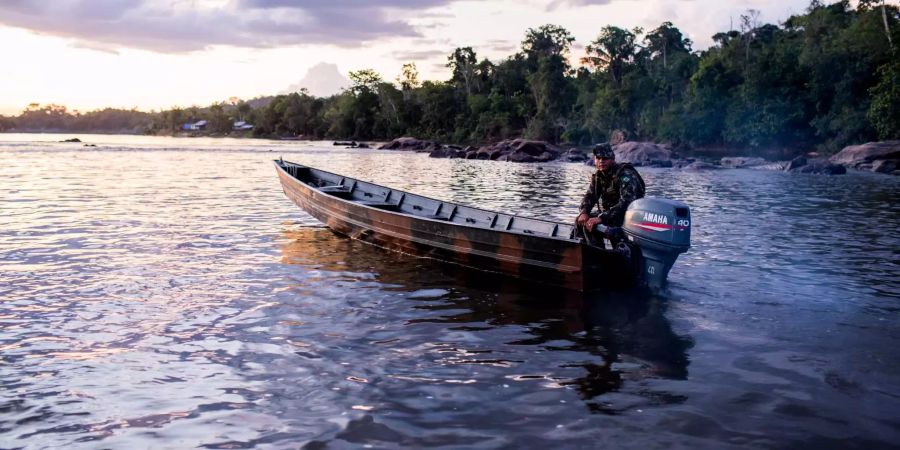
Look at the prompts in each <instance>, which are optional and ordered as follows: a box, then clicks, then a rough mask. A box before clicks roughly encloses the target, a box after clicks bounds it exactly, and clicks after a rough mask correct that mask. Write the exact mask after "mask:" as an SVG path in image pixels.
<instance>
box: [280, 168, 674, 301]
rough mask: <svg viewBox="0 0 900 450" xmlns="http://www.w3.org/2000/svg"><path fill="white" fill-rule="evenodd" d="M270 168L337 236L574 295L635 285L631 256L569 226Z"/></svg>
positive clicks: (332, 176)
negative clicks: (600, 244) (592, 240)
mask: <svg viewBox="0 0 900 450" xmlns="http://www.w3.org/2000/svg"><path fill="white" fill-rule="evenodd" d="M275 167H276V170H277V172H278V177H279V179H280V181H281V186H282V188H283V190H284V193H285V195H287V197H288V198H290V199H291V200H292V201H293V202H294V203H295V204H296V205H297V206H299V207H300V208H302V209H303V210H304V211H306V212H307V213H309V214H310V215H312V216H313V217H315V218H316V219H318V220H320V221H322V222H324V223H325V224H326V225H327V226H328V227H329V228H330V229H331V230H332V231H334V232H335V233H338V234H341V235H346V236H349V237H351V238H354V239H359V240H362V241H365V242H369V243H371V244H374V245H377V246H380V247H384V248H387V249H391V250H395V251H400V252H403V253H407V254H411V255H416V256H421V257H429V258H434V259H438V260H441V261H446V262H450V263H455V264H458V265H461V266H465V267H470V268H473V269H478V270H483V271H489V272H496V273H500V274H504V275H508V276H512V277H518V278H520V279H523V280H528V281H530V282H537V283H543V284H549V285H553V286H560V287H563V288H566V289H572V290H577V291H582V290H585V289H591V288H595V287H609V286H622V285H627V284H632V283H633V282H634V280H635V274H636V273H637V271H636V268H635V263H636V261H637V259H636V258H635V257H634V255H629V254H628V253H629V252H628V251H622V249H621V248H620V249H619V250H608V249H605V248H600V247H598V246H594V245H590V244H588V243H587V242H586V241H585V240H584V239H583V238H581V237H579V236H577V235H576V229H575V227H574V225H573V224H565V223H557V222H551V221H546V220H539V219H533V218H528V217H521V216H514V215H510V214H503V213H496V212H492V211H486V210H483V209H479V208H474V207H470V206H465V205H461V204H455V203H450V202H446V201H441V200H436V199H432V198H428V197H423V196H420V195H416V194H413V193H410V192H404V191H400V190H396V189H391V188H387V187H385V186H380V185H377V184H373V183H369V182H365V181H362V180H357V179H354V178H350V177H345V176H342V175H338V174H335V173H331V172H326V171H324V170H319V169H315V168H312V167H308V166H303V165H300V164H295V163H291V162H288V161H283V160H276V161H275ZM626 250H627V249H626ZM673 261H674V259H673ZM665 272H668V269H666V270H665Z"/></svg>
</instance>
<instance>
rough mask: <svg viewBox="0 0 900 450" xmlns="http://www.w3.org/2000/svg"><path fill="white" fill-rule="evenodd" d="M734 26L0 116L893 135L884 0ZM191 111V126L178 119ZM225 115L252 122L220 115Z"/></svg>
mask: <svg viewBox="0 0 900 450" xmlns="http://www.w3.org/2000/svg"><path fill="white" fill-rule="evenodd" d="M738 28H739V29H737V30H729V31H723V32H720V33H717V34H715V35H714V36H713V40H714V44H713V45H712V46H711V47H710V48H708V49H707V50H704V51H694V50H692V48H691V47H692V44H693V43H692V42H691V41H690V40H689V39H687V38H685V37H684V35H683V34H682V32H681V31H680V30H679V29H678V28H677V27H676V26H675V25H673V24H672V23H670V22H664V23H662V24H661V25H660V26H659V27H657V28H655V29H653V30H650V31H647V32H645V31H644V30H642V29H639V28H635V29H631V30H628V29H623V28H619V27H616V26H606V27H603V28H601V29H600V30H599V34H598V36H597V38H596V39H595V40H594V41H592V42H590V43H589V44H587V45H586V46H585V47H584V52H585V53H584V57H582V58H581V59H580V64H579V65H577V66H573V65H572V64H571V63H570V56H572V55H571V50H572V45H573V42H574V37H573V36H572V35H571V34H570V33H569V32H568V31H567V30H566V29H564V28H562V27H559V26H556V25H544V26H541V27H538V28H532V29H529V30H528V31H527V32H526V35H525V38H524V39H523V41H522V43H521V48H520V49H519V51H517V52H516V53H515V54H513V55H511V56H509V57H507V58H506V59H503V60H501V61H499V62H492V61H489V60H487V59H480V60H479V58H478V57H477V55H476V52H475V50H474V49H472V48H471V47H460V48H456V49H455V50H453V52H452V53H450V54H449V56H448V59H447V67H449V68H450V69H451V77H450V79H449V80H447V81H442V82H436V81H424V82H420V81H419V80H418V72H417V70H416V66H415V64H414V63H409V64H404V65H403V67H402V69H401V73H400V75H398V76H397V77H396V79H395V82H387V81H384V80H383V78H382V76H381V75H380V74H378V73H376V72H375V71H373V70H371V69H363V70H358V71H355V72H351V73H350V79H351V81H352V86H351V87H350V88H348V89H346V90H345V91H343V92H341V93H339V94H337V95H334V96H331V97H328V98H318V97H313V96H310V95H309V94H308V93H306V92H305V91H301V92H295V93H291V94H286V95H278V96H273V97H261V98H256V99H252V100H242V99H238V98H231V99H229V100H228V101H227V102H221V103H214V104H212V105H209V106H207V107H198V106H192V107H188V108H179V107H174V108H171V109H168V110H163V111H158V112H157V111H153V112H142V111H138V110H136V109H132V110H121V109H112V108H107V109H103V110H97V111H91V112H87V113H81V112H78V111H69V110H67V108H66V107H65V106H60V105H53V104H50V105H39V104H32V105H29V106H28V108H26V109H25V110H24V111H23V112H22V113H21V114H20V115H18V116H14V117H4V116H0V132H3V131H6V132H50V131H58V132H63V133H78V132H100V133H108V132H116V133H126V134H150V135H166V136H209V137H216V136H230V137H258V138H270V139H272V138H274V139H308V140H339V141H357V142H377V141H380V142H387V141H390V140H392V139H395V138H397V137H398V136H415V137H417V138H418V139H421V140H426V141H430V142H434V143H437V142H441V143H444V142H448V143H454V144H456V145H453V146H445V147H447V148H452V149H456V148H466V147H470V146H471V147H477V148H481V147H485V146H498V145H501V144H502V143H504V142H510V141H512V140H515V139H524V140H528V141H539V142H544V143H546V144H548V145H553V146H556V147H559V148H576V149H580V150H582V151H583V150H584V149H587V148H588V147H589V146H590V145H591V144H593V143H596V142H602V141H608V140H612V139H611V137H612V135H613V132H614V131H619V132H621V135H624V137H625V138H626V139H627V140H628V141H632V142H638V143H647V144H648V145H656V144H651V143H659V145H660V146H661V147H664V148H666V149H669V150H670V151H672V152H675V153H676V154H678V155H681V156H682V157H683V158H697V159H702V158H706V159H715V158H722V157H734V156H746V157H754V158H763V159H766V160H790V159H792V158H795V157H804V158H807V157H809V156H810V155H812V157H813V158H815V157H826V156H832V155H835V154H836V153H838V152H839V151H841V150H842V149H846V148H848V147H850V146H854V145H860V144H865V143H873V142H876V141H896V140H900V49H898V48H897V47H898V46H900V10H898V8H897V6H893V5H885V4H884V3H883V2H877V1H874V0H860V1H859V2H858V4H857V6H856V7H855V8H854V7H853V6H852V5H851V4H850V2H849V1H846V0H843V1H838V2H835V3H831V4H827V5H826V4H824V3H822V2H821V1H819V0H813V1H811V2H810V4H809V7H808V8H807V10H806V11H805V12H804V13H803V14H799V15H796V16H792V17H790V18H788V19H787V20H785V22H784V23H782V24H779V25H773V24H762V23H760V22H759V12H758V11H755V10H748V11H747V12H746V13H745V14H743V15H741V17H740V21H739V24H738ZM199 121H204V129H202V130H193V131H181V130H182V129H183V128H184V126H185V125H186V124H191V123H197V122H199ZM238 121H241V122H247V123H250V124H252V125H253V130H252V131H233V127H234V125H235V122H238ZM455 156H456V157H459V155H455ZM531 156H537V155H531ZM451 157H453V155H452V156H451ZM482 159H484V158H482ZM888 159H891V158H888ZM888 172H891V171H888Z"/></svg>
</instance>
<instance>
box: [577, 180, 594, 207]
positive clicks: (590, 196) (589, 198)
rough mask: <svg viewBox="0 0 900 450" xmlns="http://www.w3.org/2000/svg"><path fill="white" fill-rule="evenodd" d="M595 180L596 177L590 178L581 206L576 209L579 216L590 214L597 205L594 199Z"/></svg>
mask: <svg viewBox="0 0 900 450" xmlns="http://www.w3.org/2000/svg"><path fill="white" fill-rule="evenodd" d="M596 180H597V177H595V176H591V184H590V185H589V186H588V189H587V191H586V192H585V193H584V197H582V198H581V206H579V207H578V211H579V212H580V213H581V214H590V212H591V210H592V209H594V206H596V205H597V199H596V198H594V182H595V181H596Z"/></svg>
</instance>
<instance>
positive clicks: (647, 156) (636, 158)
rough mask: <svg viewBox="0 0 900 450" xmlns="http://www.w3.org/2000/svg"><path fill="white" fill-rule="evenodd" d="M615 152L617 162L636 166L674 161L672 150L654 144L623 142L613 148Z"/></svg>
mask: <svg viewBox="0 0 900 450" xmlns="http://www.w3.org/2000/svg"><path fill="white" fill-rule="evenodd" d="M613 151H614V152H616V162H626V163H630V164H633V165H635V166H649V165H663V164H665V163H664V162H663V161H671V160H672V150H670V149H668V148H667V147H665V146H662V145H659V144H654V143H652V142H623V143H621V144H618V145H615V146H613ZM670 167H671V166H670Z"/></svg>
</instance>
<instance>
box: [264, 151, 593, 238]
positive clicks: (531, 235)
mask: <svg viewBox="0 0 900 450" xmlns="http://www.w3.org/2000/svg"><path fill="white" fill-rule="evenodd" d="M274 163H275V167H276V168H277V169H278V170H280V171H281V172H284V174H285V175H286V176H288V177H290V178H291V179H293V180H295V181H297V182H298V183H301V184H303V185H304V186H306V187H308V188H309V189H312V190H314V191H316V192H318V193H319V194H323V195H327V196H328V197H329V198H334V199H337V200H339V201H341V202H343V203H347V204H352V205H354V206H356V207H363V208H368V209H372V210H375V211H378V212H381V213H385V214H397V215H403V216H407V217H413V218H416V219H419V220H426V221H429V222H433V223H439V224H444V225H452V226H458V227H465V228H471V229H474V230H482V231H490V232H495V233H505V234H511V235H515V236H524V237H529V238H538V239H552V240H555V241H559V242H567V243H571V244H577V245H583V244H584V239H582V238H580V237H567V236H563V235H556V236H551V235H544V234H534V233H525V232H523V231H517V230H512V229H510V230H505V229H498V228H490V227H483V226H476V225H469V224H464V223H458V222H453V221H450V220H442V219H433V218H430V217H427V216H420V215H416V214H410V213H406V212H401V211H390V210H387V209H383V208H379V207H376V206H371V205H366V204H364V203H359V202H358V201H354V200H349V199H346V198H341V197H340V196H337V195H331V193H329V192H324V191H322V190H320V189H319V188H318V187H316V186H312V185H310V184H309V183H307V182H305V181H303V180H301V179H299V178H297V177H295V176H293V175H291V174H290V173H288V172H287V171H286V170H285V168H284V167H282V164H291V165H293V166H296V167H303V168H307V169H311V170H317V171H319V172H324V173H326V174H329V175H333V176H336V177H342V178H349V179H351V180H354V181H361V182H363V183H368V184H371V185H373V186H377V187H379V188H382V189H389V190H391V191H394V192H397V193H401V194H409V195H414V196H417V197H420V198H423V199H425V200H430V201H434V202H440V203H444V204H446V205H451V206H461V207H464V208H470V209H473V210H476V211H479V212H485V213H489V214H503V215H506V216H510V217H512V218H513V219H524V220H532V221H536V222H539V223H543V224H549V225H556V226H559V225H562V226H566V227H571V226H572V225H571V224H566V223H563V222H554V221H551V220H544V219H536V218H533V217H526V216H519V215H515V214H506V213H498V212H496V211H490V210H487V209H482V208H477V207H473V206H468V205H464V204H461V203H454V202H450V201H444V200H439V199H436V198H431V197H426V196H424V195H420V194H414V193H411V192H407V191H404V190H401V189H394V188H389V187H387V186H383V185H380V184H376V183H372V182H370V181H366V180H360V179H358V178H354V177H347V176H345V175H340V174H337V173H334V172H329V171H327V170H322V169H318V168H315V167H310V166H306V165H303V164H298V163H295V162H290V161H284V160H280V159H276V160H274Z"/></svg>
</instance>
